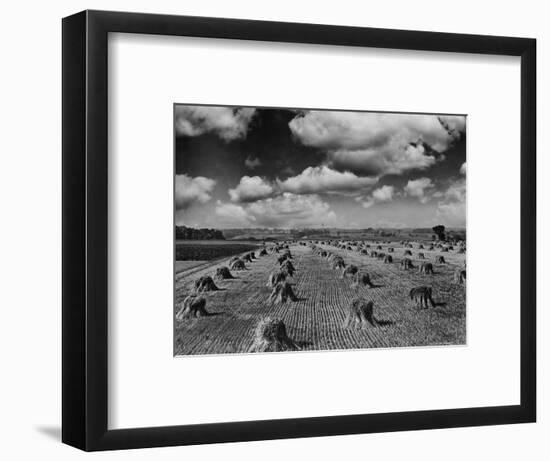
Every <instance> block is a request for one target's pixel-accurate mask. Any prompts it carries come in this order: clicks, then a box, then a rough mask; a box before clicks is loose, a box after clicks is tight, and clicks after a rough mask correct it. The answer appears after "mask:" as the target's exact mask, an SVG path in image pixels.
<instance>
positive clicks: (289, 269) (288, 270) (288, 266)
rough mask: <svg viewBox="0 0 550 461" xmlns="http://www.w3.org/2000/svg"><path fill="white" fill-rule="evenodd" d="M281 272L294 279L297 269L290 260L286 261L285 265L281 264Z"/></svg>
mask: <svg viewBox="0 0 550 461" xmlns="http://www.w3.org/2000/svg"><path fill="white" fill-rule="evenodd" d="M281 271H282V272H284V273H285V274H286V275H288V276H290V277H292V276H293V275H294V272H296V269H295V268H294V266H293V265H292V263H291V262H290V260H288V259H287V260H286V261H285V262H284V263H283V264H281Z"/></svg>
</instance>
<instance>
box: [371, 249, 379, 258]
mask: <svg viewBox="0 0 550 461" xmlns="http://www.w3.org/2000/svg"><path fill="white" fill-rule="evenodd" d="M370 256H371V258H376V257H377V256H378V252H377V251H374V250H373V251H371V252H370Z"/></svg>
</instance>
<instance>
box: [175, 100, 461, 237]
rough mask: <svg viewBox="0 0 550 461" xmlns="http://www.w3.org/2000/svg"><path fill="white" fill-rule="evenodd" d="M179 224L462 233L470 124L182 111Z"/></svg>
mask: <svg viewBox="0 0 550 461" xmlns="http://www.w3.org/2000/svg"><path fill="white" fill-rule="evenodd" d="M174 124H175V135H176V140H175V141H176V142H175V155H176V159H175V161H176V178H175V194H176V196H175V207H176V224H178V225H186V226H191V227H214V228H221V229H223V228H231V227H279V228H296V227H298V228H299V227H322V226H325V227H341V228H365V227H432V226H434V225H436V224H443V225H445V226H448V227H465V221H466V212H465V202H466V117H465V116H456V115H423V114H392V113H377V112H344V111H325V110H296V109H293V110H281V109H255V108H247V107H215V106H188V105H176V106H175V109H174Z"/></svg>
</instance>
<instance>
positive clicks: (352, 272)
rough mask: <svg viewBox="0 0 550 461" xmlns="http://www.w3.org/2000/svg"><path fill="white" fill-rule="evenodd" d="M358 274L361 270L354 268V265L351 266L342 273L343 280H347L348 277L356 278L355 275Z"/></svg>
mask: <svg viewBox="0 0 550 461" xmlns="http://www.w3.org/2000/svg"><path fill="white" fill-rule="evenodd" d="M357 272H359V269H358V268H357V266H354V265H353V264H350V265H349V266H348V267H346V268H345V269H344V270H343V271H342V278H345V277H347V276H348V275H351V276H354V275H355V274H357Z"/></svg>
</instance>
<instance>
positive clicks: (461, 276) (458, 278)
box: [454, 268, 466, 285]
mask: <svg viewBox="0 0 550 461" xmlns="http://www.w3.org/2000/svg"><path fill="white" fill-rule="evenodd" d="M454 281H455V283H458V284H460V285H463V284H465V283H466V269H460V268H458V269H456V270H455V273H454Z"/></svg>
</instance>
